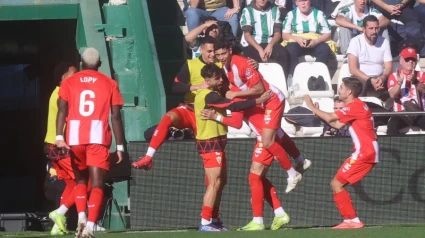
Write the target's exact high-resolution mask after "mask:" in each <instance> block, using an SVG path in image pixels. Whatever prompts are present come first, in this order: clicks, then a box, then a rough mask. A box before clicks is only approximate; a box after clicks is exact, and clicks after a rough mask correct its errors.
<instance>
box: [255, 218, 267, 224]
mask: <svg viewBox="0 0 425 238" xmlns="http://www.w3.org/2000/svg"><path fill="white" fill-rule="evenodd" d="M252 220H253V221H254V222H255V223H257V224H263V223H264V221H263V217H254V218H253V219H252Z"/></svg>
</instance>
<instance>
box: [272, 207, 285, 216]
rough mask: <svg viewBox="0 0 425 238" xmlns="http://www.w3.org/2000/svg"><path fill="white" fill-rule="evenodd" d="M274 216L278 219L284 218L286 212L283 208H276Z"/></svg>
mask: <svg viewBox="0 0 425 238" xmlns="http://www.w3.org/2000/svg"><path fill="white" fill-rule="evenodd" d="M274 215H275V216H277V217H282V216H283V215H285V210H283V208H282V207H279V208H276V209H275V210H274Z"/></svg>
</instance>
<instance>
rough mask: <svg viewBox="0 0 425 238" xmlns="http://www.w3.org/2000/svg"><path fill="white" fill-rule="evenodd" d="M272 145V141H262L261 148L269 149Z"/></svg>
mask: <svg viewBox="0 0 425 238" xmlns="http://www.w3.org/2000/svg"><path fill="white" fill-rule="evenodd" d="M272 144H273V141H272V140H264V139H263V147H264V148H266V149H267V148H269V147H270V146H271V145H272Z"/></svg>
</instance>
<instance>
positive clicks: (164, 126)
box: [146, 115, 173, 156]
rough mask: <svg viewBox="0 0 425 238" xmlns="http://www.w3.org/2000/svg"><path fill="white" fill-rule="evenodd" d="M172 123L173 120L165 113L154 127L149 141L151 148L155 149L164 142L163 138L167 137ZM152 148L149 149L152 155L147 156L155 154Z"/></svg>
mask: <svg viewBox="0 0 425 238" xmlns="http://www.w3.org/2000/svg"><path fill="white" fill-rule="evenodd" d="M172 125H173V121H172V120H171V118H170V117H169V116H168V115H165V116H164V117H163V118H162V119H161V121H160V122H159V124H158V126H157V127H156V130H155V132H154V134H153V136H152V139H151V142H150V143H149V148H152V149H153V150H155V151H156V150H157V149H158V147H160V146H161V145H162V143H164V141H165V139H167V135H168V133H169V128H170V127H171V126H172ZM153 150H151V151H150V153H151V154H152V155H149V156H153V154H155V152H154V151H153ZM148 152H149V150H148ZM146 155H148V154H146Z"/></svg>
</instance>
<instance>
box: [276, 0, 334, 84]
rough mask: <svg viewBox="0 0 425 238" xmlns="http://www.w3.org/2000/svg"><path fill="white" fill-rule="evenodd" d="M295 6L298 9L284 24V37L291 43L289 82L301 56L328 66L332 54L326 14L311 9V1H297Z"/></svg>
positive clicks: (289, 50)
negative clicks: (312, 58) (309, 56)
mask: <svg viewBox="0 0 425 238" xmlns="http://www.w3.org/2000/svg"><path fill="white" fill-rule="evenodd" d="M295 4H296V6H297V7H296V8H295V9H294V10H292V11H291V12H289V13H288V15H287V17H286V19H285V21H284V22H283V34H282V37H283V40H285V41H288V42H289V43H288V44H287V45H286V49H287V50H288V52H289V55H290V57H291V64H290V68H289V74H290V76H289V79H288V82H290V78H292V75H293V74H294V70H295V67H296V66H297V64H298V57H299V56H302V55H312V56H314V57H316V62H322V63H324V64H327V63H328V59H329V55H330V52H331V50H330V48H329V45H328V44H327V43H326V42H327V41H328V40H329V39H330V38H331V26H330V25H329V23H328V21H327V19H326V17H325V14H324V13H323V12H322V11H320V10H317V9H316V8H313V7H311V0H295ZM289 85H290V83H289ZM289 87H291V86H289Z"/></svg>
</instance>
